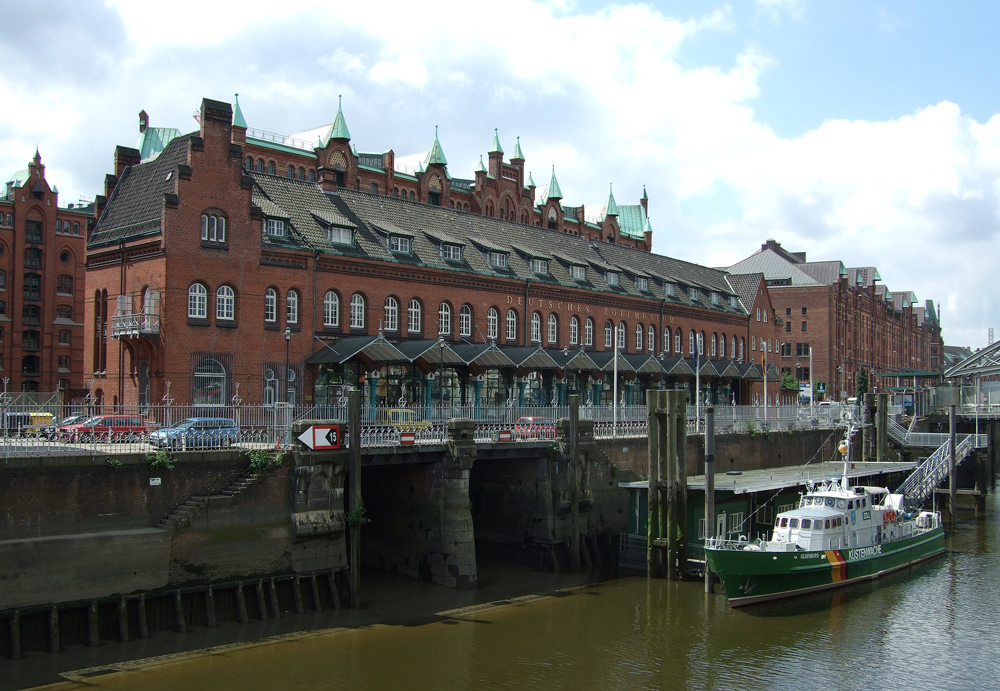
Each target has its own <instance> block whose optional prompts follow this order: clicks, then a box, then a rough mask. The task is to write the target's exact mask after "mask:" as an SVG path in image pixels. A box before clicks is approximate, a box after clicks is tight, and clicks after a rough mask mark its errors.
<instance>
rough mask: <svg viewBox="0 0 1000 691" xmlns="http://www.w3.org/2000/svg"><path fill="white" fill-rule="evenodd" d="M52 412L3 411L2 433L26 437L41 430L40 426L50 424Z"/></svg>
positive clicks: (9, 435)
mask: <svg viewBox="0 0 1000 691" xmlns="http://www.w3.org/2000/svg"><path fill="white" fill-rule="evenodd" d="M53 417H54V416H53V415H52V413H42V412H26V413H4V421H3V422H4V425H3V431H4V435H5V436H8V437H28V436H34V435H36V434H38V433H39V432H41V430H42V428H43V427H45V426H46V425H48V424H51V422H52V418H53Z"/></svg>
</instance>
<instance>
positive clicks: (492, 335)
mask: <svg viewBox="0 0 1000 691" xmlns="http://www.w3.org/2000/svg"><path fill="white" fill-rule="evenodd" d="M499 337H500V312H499V311H498V310H497V308H496V307H490V308H489V310H487V312H486V338H489V339H490V340H493V341H495V340H497V339H498V338H499Z"/></svg>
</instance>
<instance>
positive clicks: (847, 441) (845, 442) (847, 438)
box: [837, 425, 856, 490]
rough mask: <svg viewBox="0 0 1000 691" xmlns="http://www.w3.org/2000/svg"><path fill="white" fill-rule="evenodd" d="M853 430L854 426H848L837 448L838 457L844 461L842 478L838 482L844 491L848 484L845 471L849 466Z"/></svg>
mask: <svg viewBox="0 0 1000 691" xmlns="http://www.w3.org/2000/svg"><path fill="white" fill-rule="evenodd" d="M855 429H856V428H855V426H854V425H848V426H847V430H846V432H845V433H844V438H843V439H842V440H841V442H840V445H839V446H838V447H837V451H839V452H840V455H841V456H842V457H843V459H844V476H843V478H842V479H841V481H840V487H841V489H844V490H846V489H847V488H848V486H849V484H850V483H849V482H848V479H847V470H848V468H849V467H850V465H851V439H852V438H853V437H854V432H855Z"/></svg>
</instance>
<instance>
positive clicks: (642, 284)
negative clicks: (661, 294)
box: [635, 276, 649, 293]
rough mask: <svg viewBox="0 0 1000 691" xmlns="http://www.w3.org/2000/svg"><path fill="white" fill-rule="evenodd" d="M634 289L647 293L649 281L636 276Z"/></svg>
mask: <svg viewBox="0 0 1000 691" xmlns="http://www.w3.org/2000/svg"><path fill="white" fill-rule="evenodd" d="M635 287H636V288H637V289H639V290H641V291H643V292H647V293H648V292H649V279H648V278H644V277H643V276H636V278H635Z"/></svg>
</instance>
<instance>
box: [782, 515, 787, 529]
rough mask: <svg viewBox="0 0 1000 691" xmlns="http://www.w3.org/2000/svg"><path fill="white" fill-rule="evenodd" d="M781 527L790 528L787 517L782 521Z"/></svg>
mask: <svg viewBox="0 0 1000 691" xmlns="http://www.w3.org/2000/svg"><path fill="white" fill-rule="evenodd" d="M781 527H782V528H787V527H788V517H787V516H785V517H783V518H782V519H781Z"/></svg>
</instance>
